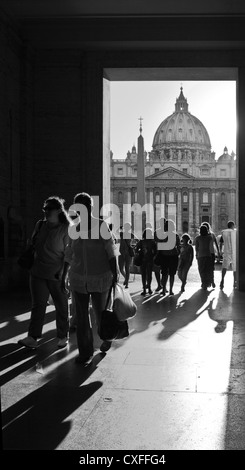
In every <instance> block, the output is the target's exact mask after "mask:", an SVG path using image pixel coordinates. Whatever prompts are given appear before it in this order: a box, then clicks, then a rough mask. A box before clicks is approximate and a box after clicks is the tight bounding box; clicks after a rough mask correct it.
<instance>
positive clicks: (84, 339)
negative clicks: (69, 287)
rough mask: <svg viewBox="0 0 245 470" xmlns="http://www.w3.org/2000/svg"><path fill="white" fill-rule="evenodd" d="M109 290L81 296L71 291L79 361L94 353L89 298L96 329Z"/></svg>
mask: <svg viewBox="0 0 245 470" xmlns="http://www.w3.org/2000/svg"><path fill="white" fill-rule="evenodd" d="M108 293H109V289H108V290H106V291H104V292H91V293H86V294H82V293H80V292H77V291H73V297H74V300H75V308H76V319H77V329H76V333H77V347H78V351H79V356H80V357H81V359H87V358H88V357H90V356H92V355H93V353H94V340H93V329H92V322H91V317H90V311H89V300H90V297H91V301H92V307H93V311H94V313H95V319H96V324H97V327H99V325H100V318H101V312H102V310H104V309H105V306H106V302H107V297H108Z"/></svg>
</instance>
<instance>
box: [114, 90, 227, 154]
mask: <svg viewBox="0 0 245 470" xmlns="http://www.w3.org/2000/svg"><path fill="white" fill-rule="evenodd" d="M181 85H182V86H183V94H184V96H185V98H187V102H188V105H189V112H190V113H191V114H192V115H194V116H195V117H197V118H198V119H200V121H201V122H202V123H203V124H204V126H205V127H206V129H207V131H208V134H209V137H210V141H211V146H212V151H214V152H215V154H216V155H215V157H216V158H218V157H219V156H220V155H222V154H223V150H224V147H225V146H226V147H227V148H228V152H229V153H231V152H232V151H234V152H235V153H236V82H235V81H184V82H179V81H171V82H170V81H161V82H160V81H156V82H154V81H152V82H149V81H148V82H133V81H132V82H116V81H112V82H111V84H110V86H111V110H110V112H111V128H110V133H111V150H112V152H113V157H114V158H126V156H127V152H128V150H130V151H131V149H132V146H133V145H135V146H136V149H137V139H138V136H139V126H140V122H139V118H140V117H142V118H143V121H142V127H143V132H142V135H143V137H144V145H145V150H146V151H147V152H149V151H151V150H152V142H153V138H154V135H155V132H156V130H157V128H158V126H159V125H160V124H161V122H162V121H163V120H164V119H165V118H167V117H168V116H170V115H171V114H172V113H173V112H174V111H175V102H176V98H178V97H179V94H180V87H181Z"/></svg>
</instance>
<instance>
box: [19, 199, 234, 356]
mask: <svg viewBox="0 0 245 470" xmlns="http://www.w3.org/2000/svg"><path fill="white" fill-rule="evenodd" d="M64 202H65V201H64V200H63V199H62V198H60V197H58V196H52V197H49V198H47V199H46V200H45V201H44V204H43V208H42V210H43V213H44V217H43V218H42V219H41V220H38V221H37V223H36V226H35V229H34V232H33V234H32V238H31V242H30V243H31V244H33V249H34V262H33V265H32V267H31V269H30V293H31V299H32V308H31V318H30V323H29V328H28V335H27V337H26V338H23V339H21V340H20V341H19V343H20V344H21V345H22V346H25V347H26V348H30V349H36V348H37V346H38V339H39V338H41V337H42V330H43V325H44V319H45V312H46V308H47V305H48V301H49V299H50V298H52V302H53V304H54V306H55V310H56V326H57V338H58V342H57V346H58V347H59V348H64V347H66V346H67V344H68V340H69V331H70V328H71V327H74V328H75V329H76V334H77V346H78V352H79V355H78V356H77V358H76V362H77V363H79V364H83V365H88V364H89V363H90V362H91V361H92V359H93V353H94V340H93V330H92V323H91V318H90V306H92V308H93V311H94V313H95V316H96V322H97V325H99V324H100V318H101V312H102V311H103V310H104V308H105V306H106V301H107V298H108V294H109V291H110V289H111V286H113V285H116V284H117V283H118V282H119V279H120V274H121V275H122V276H123V279H124V287H125V289H127V288H128V283H129V277H130V269H131V267H132V265H133V264H134V263H135V264H137V266H138V267H139V269H140V273H141V278H142V293H141V294H142V295H143V296H145V295H146V294H147V291H148V294H149V295H151V294H152V293H153V290H152V273H153V272H154V275H155V278H156V281H157V287H156V289H155V291H156V292H159V293H160V294H162V295H165V294H166V293H167V292H168V288H169V295H174V291H173V289H174V281H175V276H176V273H177V274H178V277H179V279H180V280H181V292H184V290H185V286H186V283H187V277H188V272H189V270H190V268H191V266H192V263H193V258H194V255H195V254H196V259H197V263H198V271H199V275H200V279H201V287H202V288H203V289H205V290H206V289H207V288H208V287H210V286H211V287H215V283H214V263H215V250H216V252H217V256H218V258H220V254H221V252H223V264H222V277H221V281H220V288H221V289H223V287H224V279H225V275H226V271H227V269H229V268H230V267H232V269H233V273H234V286H236V230H235V223H234V222H233V221H229V222H228V227H227V229H226V230H223V232H222V234H221V237H220V241H219V244H218V242H217V239H216V237H215V235H214V233H213V232H212V230H211V227H210V225H209V224H208V223H207V222H204V223H203V224H202V225H201V226H200V233H199V235H197V236H196V237H195V239H194V240H193V241H192V239H191V237H190V235H189V234H188V233H184V234H183V235H182V236H181V237H180V236H179V235H178V233H177V232H176V228H175V224H174V222H173V221H172V220H170V219H169V220H166V219H165V218H162V219H160V221H159V227H158V228H157V229H156V230H155V231H154V230H153V228H152V226H151V225H150V224H146V227H145V229H144V231H143V233H142V236H141V237H140V238H137V237H136V236H135V235H134V233H133V231H132V229H131V225H130V224H125V225H124V226H123V227H121V228H120V234H119V238H117V237H116V236H115V234H114V233H113V227H112V226H108V224H107V223H106V222H105V221H104V220H103V219H100V218H96V217H94V216H93V199H92V197H91V196H90V195H89V194H87V193H84V192H83V193H78V194H76V195H75V197H74V204H81V205H83V206H85V207H86V209H87V215H88V219H87V224H86V229H87V234H88V236H87V237H80V236H79V237H77V238H76V237H75V239H74V238H71V237H70V235H69V227H71V226H72V225H74V222H73V220H72V218H71V217H69V215H68V213H67V211H66V210H65V207H64ZM75 217H76V220H78V223H77V230H78V231H82V230H83V219H82V215H81V214H80V213H76V214H75ZM92 228H93V229H94V228H95V229H96V228H97V229H98V230H97V232H96V233H98V238H96V239H95V238H94V237H92V236H91V230H92ZM103 233H104V234H105V233H106V234H107V236H106V237H104V236H102V234H103ZM194 247H195V251H194ZM168 281H169V285H168ZM69 296H70V297H71V306H72V320H71V323H70V322H69V302H68V298H69ZM110 347H111V341H103V342H102V344H101V347H100V350H101V352H103V353H106V352H107V351H108V350H109V349H110Z"/></svg>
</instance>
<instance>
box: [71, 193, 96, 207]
mask: <svg viewBox="0 0 245 470" xmlns="http://www.w3.org/2000/svg"><path fill="white" fill-rule="evenodd" d="M74 204H83V205H84V206H85V207H86V208H87V209H90V210H91V209H92V207H93V198H92V197H91V196H90V194H88V193H84V192H83V193H77V194H76V196H75V197H74Z"/></svg>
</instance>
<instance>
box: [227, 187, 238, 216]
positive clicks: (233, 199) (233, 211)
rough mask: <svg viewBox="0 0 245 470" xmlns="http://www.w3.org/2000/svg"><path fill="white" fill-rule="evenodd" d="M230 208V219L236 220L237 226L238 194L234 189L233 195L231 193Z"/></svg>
mask: <svg viewBox="0 0 245 470" xmlns="http://www.w3.org/2000/svg"><path fill="white" fill-rule="evenodd" d="M230 208H231V215H230V217H229V218H230V219H231V220H234V222H235V224H237V220H236V193H235V191H234V189H232V190H231V193H230Z"/></svg>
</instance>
